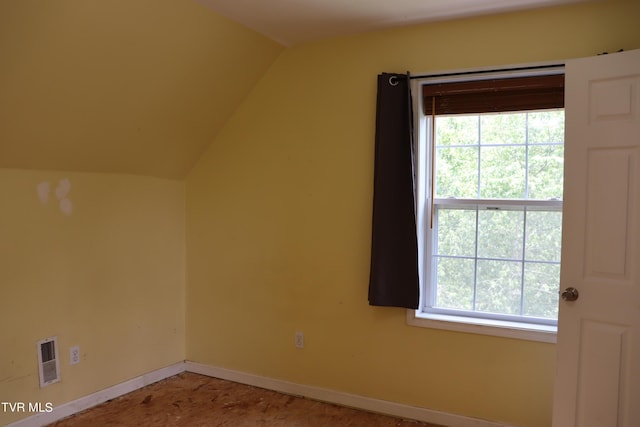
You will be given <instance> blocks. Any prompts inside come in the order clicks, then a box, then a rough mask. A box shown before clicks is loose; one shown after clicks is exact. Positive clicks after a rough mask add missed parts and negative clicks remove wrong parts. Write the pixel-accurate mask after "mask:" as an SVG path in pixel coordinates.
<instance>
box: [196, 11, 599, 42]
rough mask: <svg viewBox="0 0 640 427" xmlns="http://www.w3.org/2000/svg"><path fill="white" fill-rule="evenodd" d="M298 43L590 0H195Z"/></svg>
mask: <svg viewBox="0 0 640 427" xmlns="http://www.w3.org/2000/svg"><path fill="white" fill-rule="evenodd" d="M195 1H197V2H198V3H201V4H204V5H205V6H207V7H209V8H211V9H213V10H214V11H216V12H218V13H220V14H222V15H224V16H226V17H227V18H230V19H232V20H233V21H236V22H239V23H241V24H243V25H245V26H247V27H249V28H251V29H253V30H255V31H257V32H259V33H262V34H264V35H266V36H268V37H270V38H272V39H273V40H275V41H277V42H279V43H281V44H284V45H285V46H292V45H296V44H300V43H304V42H307V41H312V40H319V39H323V38H329V37H334V36H340V35H345V34H354V33H361V32H366V31H371V30H378V29H383V28H390V27H399V26H405V25H412V24H418V23H422V22H429V21H439V20H446V19H453V18H460V17H467V16H474V15H485V14H491V13H500V12H507V11H513V10H523V9H533V8H537V7H545V6H552V5H561V4H568V3H578V2H582V1H589V0H195Z"/></svg>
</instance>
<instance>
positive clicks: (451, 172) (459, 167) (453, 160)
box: [436, 147, 478, 198]
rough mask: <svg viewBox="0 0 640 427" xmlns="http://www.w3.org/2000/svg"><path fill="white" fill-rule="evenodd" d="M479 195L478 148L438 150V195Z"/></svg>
mask: <svg viewBox="0 0 640 427" xmlns="http://www.w3.org/2000/svg"><path fill="white" fill-rule="evenodd" d="M477 195H478V148H477V147H470V148H438V149H437V150H436V197H458V198H463V197H466V198H475V197H477Z"/></svg>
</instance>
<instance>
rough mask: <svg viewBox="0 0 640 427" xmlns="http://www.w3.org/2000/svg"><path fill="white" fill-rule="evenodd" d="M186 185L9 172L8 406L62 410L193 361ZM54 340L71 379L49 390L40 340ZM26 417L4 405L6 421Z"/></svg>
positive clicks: (2, 351) (0, 185) (5, 190)
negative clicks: (42, 378) (189, 354)
mask: <svg viewBox="0 0 640 427" xmlns="http://www.w3.org/2000/svg"><path fill="white" fill-rule="evenodd" d="M65 179H66V180H68V182H69V185H70V186H69V187H68V188H67V190H68V191H67V192H65V191H64V189H65V186H64V184H63V185H62V186H61V185H60V182H61V180H65ZM46 183H49V191H48V192H46V191H43V192H42V195H43V199H42V200H45V199H44V195H45V194H47V195H48V199H46V202H45V203H43V201H41V199H40V197H39V195H38V187H39V186H40V185H42V188H45V185H46ZM184 187H185V184H184V181H172V180H163V179H157V178H147V177H134V176H127V175H106V174H90V173H60V172H33V171H23V170H9V169H0V197H2V201H1V202H0V203H1V206H2V208H1V209H0V337H2V343H1V344H0V398H1V399H0V400H2V401H3V402H43V403H44V402H52V403H53V404H54V405H56V406H57V405H59V404H61V403H65V402H68V401H71V400H74V399H77V398H80V397H83V396H86V395H88V394H90V393H93V392H96V391H98V390H102V389H104V388H107V387H109V386H112V385H115V384H118V383H121V382H123V381H126V380H127V379H130V378H133V377H136V376H139V375H142V374H144V373H146V372H149V371H153V370H156V369H159V368H163V367H165V366H168V365H170V364H172V363H176V362H179V361H182V360H184V358H185V349H184V347H185V346H184V342H185V341H184V340H185V331H184V328H185V326H184V325H185V299H184V292H185V268H186V262H185V189H184ZM61 203H62V209H61ZM50 336H57V337H58V340H59V341H58V342H59V347H60V348H59V357H60V359H61V363H60V367H61V377H62V381H61V382H59V383H56V384H52V385H50V386H47V387H45V388H44V389H40V388H39V381H38V368H37V353H36V342H37V341H38V340H40V339H43V338H47V337H50ZM74 345H79V346H80V350H81V362H80V364H78V365H73V366H70V365H69V348H70V347H71V346H74ZM27 415H30V414H10V413H5V412H3V411H1V410H0V425H4V424H5V423H7V422H11V421H13V420H16V419H17V418H20V417H24V416H27Z"/></svg>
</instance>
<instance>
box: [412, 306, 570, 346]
mask: <svg viewBox="0 0 640 427" xmlns="http://www.w3.org/2000/svg"><path fill="white" fill-rule="evenodd" d="M407 324H409V325H411V326H419V327H423V328H432V329H444V330H447V331H455V332H466V333H471V334H481V335H492V336H496V337H504V338H514V339H520V340H526V341H538V342H546V343H555V342H556V338H557V336H556V334H557V329H558V328H557V327H556V326H546V325H537V324H533V323H520V322H506V321H502V320H490V319H475V318H470V317H462V316H451V315H444V314H428V313H421V312H418V311H416V310H407Z"/></svg>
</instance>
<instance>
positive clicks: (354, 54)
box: [186, 0, 640, 427]
mask: <svg viewBox="0 0 640 427" xmlns="http://www.w3.org/2000/svg"><path fill="white" fill-rule="evenodd" d="M638 16H640V2H637V1H635V0H606V1H600V2H595V3H587V4H580V5H572V6H565V7H560V8H553V9H544V10H537V11H532V12H520V13H513V14H505V15H498V16H492V17H481V18H475V19H465V20H459V21H454V22H447V23H437V24H430V25H423V26H418V27H413V28H407V29H400V30H392V31H383V32H377V33H372V34H366V35H359V36H352V37H345V38H337V39H333V40H328V41H323V42H318V43H312V44H308V45H303V46H300V47H296V48H292V49H290V50H287V51H285V53H284V54H283V55H281V56H280V58H279V59H278V61H277V62H276V63H275V64H274V65H273V66H272V67H271V68H270V69H269V71H268V72H267V73H266V74H265V76H264V77H263V79H262V80H261V81H260V83H259V84H258V85H257V86H256V87H255V89H254V90H253V91H252V93H251V94H250V95H249V97H248V98H247V99H246V100H245V102H244V103H243V104H242V105H241V107H240V108H239V109H238V111H237V112H236V114H235V115H234V116H233V117H232V118H231V119H230V121H229V122H228V123H227V125H226V127H225V128H224V129H223V130H222V132H221V133H220V134H219V136H218V138H217V139H216V140H215V141H214V143H213V144H212V145H211V146H210V148H209V149H208V151H207V152H206V153H205V155H204V156H203V157H202V158H201V159H200V161H199V162H198V163H197V165H196V166H195V168H194V169H193V170H192V172H191V174H190V175H189V177H188V179H187V258H188V287H187V343H186V352H187V358H188V359H190V360H193V361H197V362H201V363H205V364H210V365H215V366H220V367H224V368H229V369H235V370H240V371H246V372H250V373H254V374H258V375H263V376H267V377H273V378H279V379H283V380H287V381H293V382H298V383H303V384H309V385H313V386H319V387H325V388H329V389H334V390H339V391H343V392H348V393H355V394H359V395H363V396H371V397H374V398H378V399H385V400H390V401H395V402H401V403H404V404H409V405H416V406H421V407H426V408H431V409H435V410H440V411H445V412H450V413H456V414H462V415H466V416H471V417H478V418H484V419H490V420H496V421H503V422H507V423H511V424H514V425H519V426H527V427H546V426H548V425H549V424H550V420H551V409H552V393H553V378H554V368H555V347H554V346H553V345H550V344H542V343H533V342H524V341H518V340H512V339H503V338H494V337H485V336H479V335H470V334H463V333H453V332H446V331H438V330H429V329H425V328H417V327H409V326H407V325H406V322H405V311H404V310H402V309H393V308H373V307H369V306H368V305H367V286H368V273H369V250H370V227H371V205H372V176H373V135H374V118H375V97H376V94H375V81H376V75H377V74H378V73H379V72H382V71H396V72H403V71H405V70H410V71H411V72H413V73H420V72H429V71H437V70H448V69H459V68H466V67H481V66H498V65H504V64H516V63H527V62H540V61H549V60H562V59H568V58H572V57H581V56H591V55H595V54H596V53H599V52H602V51H615V50H618V49H620V48H625V49H633V48H639V47H640V26H638V25H637V17H638ZM295 331H303V332H304V333H305V344H306V347H305V348H304V349H296V348H294V333H295Z"/></svg>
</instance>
